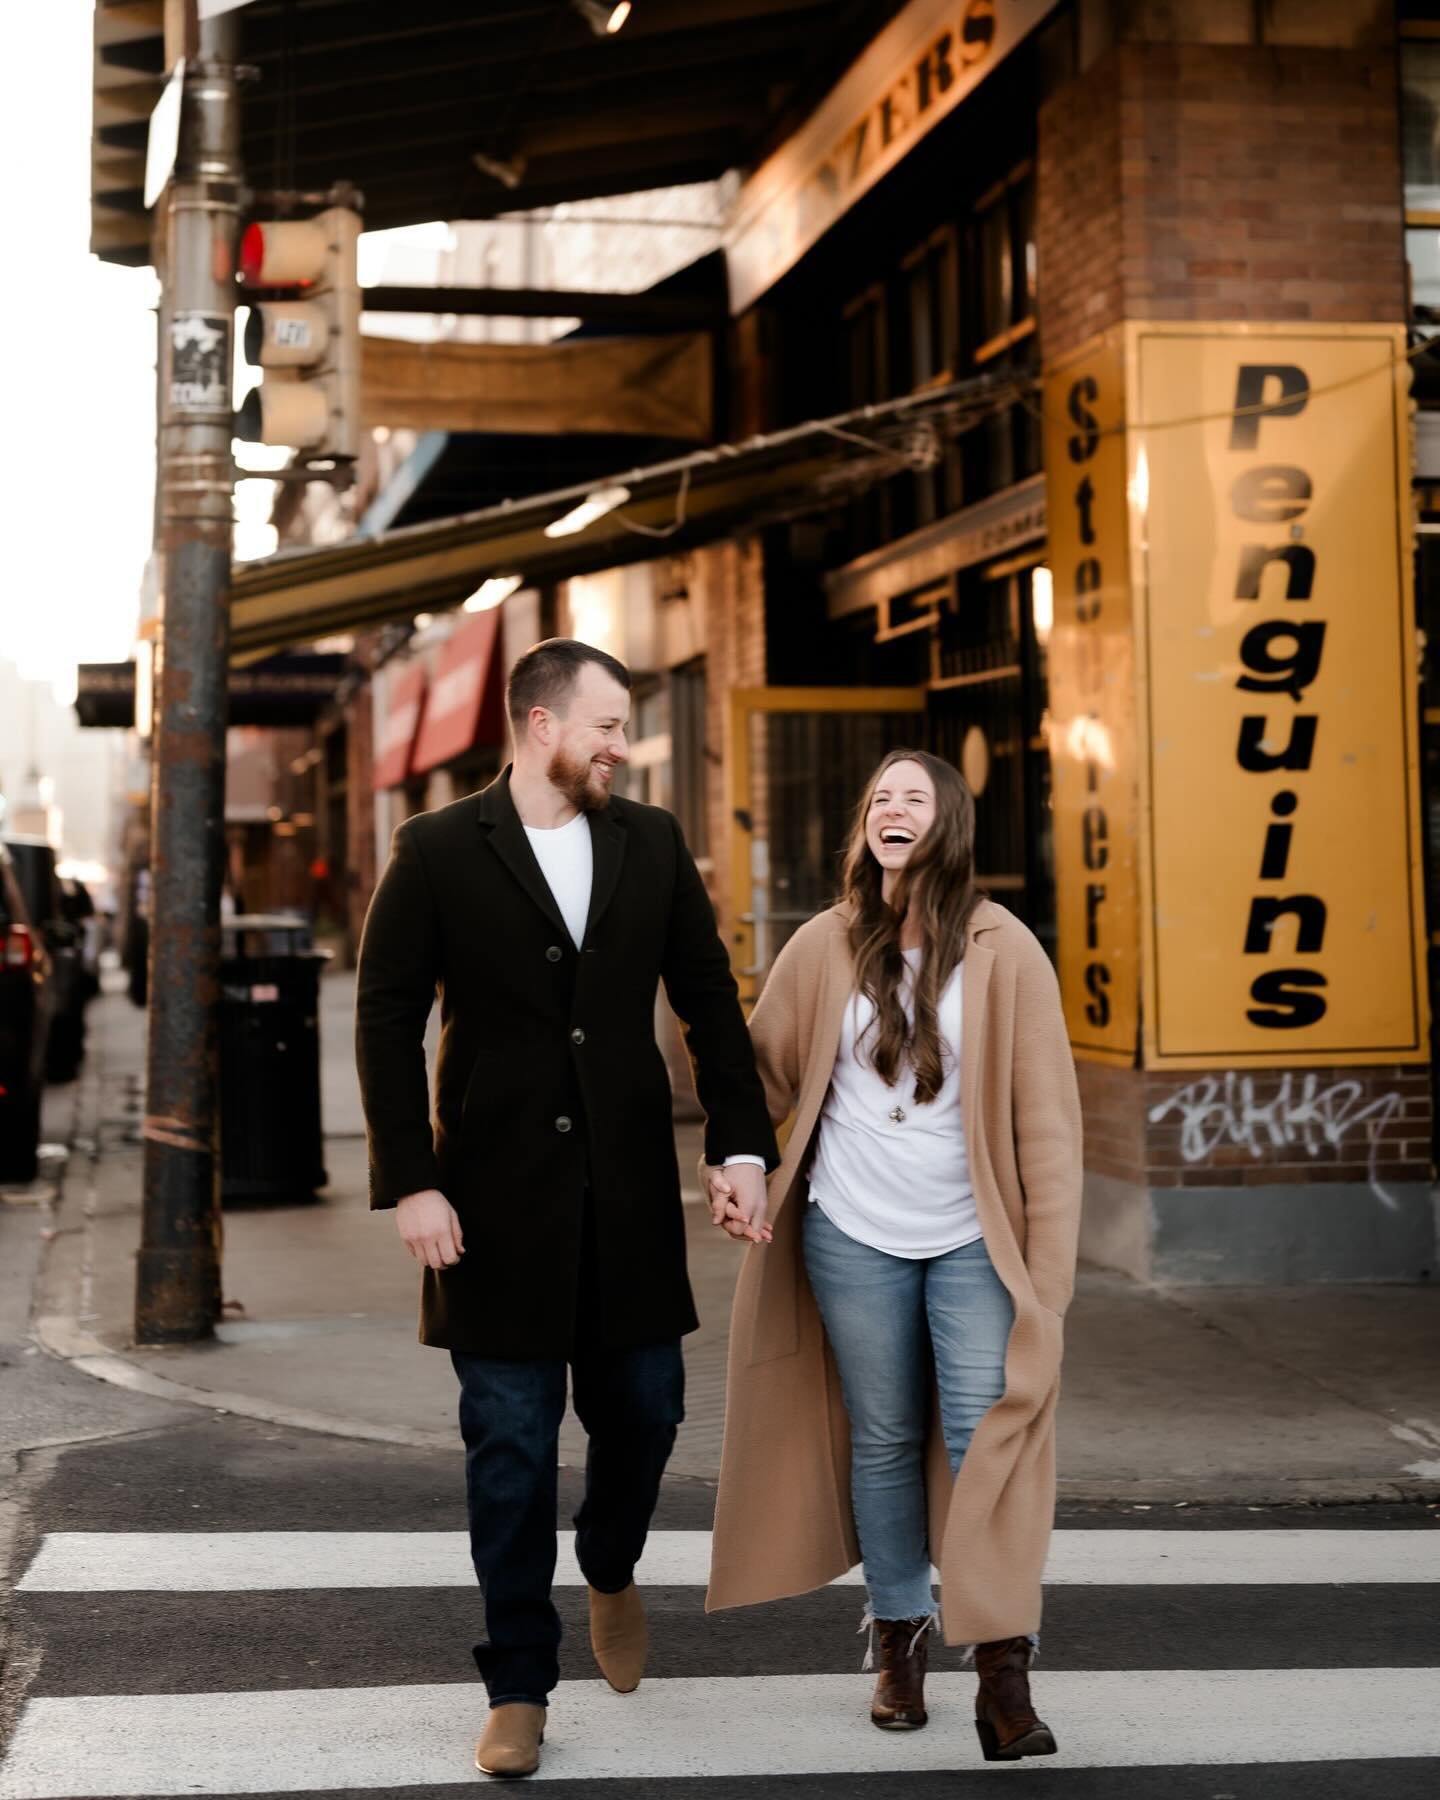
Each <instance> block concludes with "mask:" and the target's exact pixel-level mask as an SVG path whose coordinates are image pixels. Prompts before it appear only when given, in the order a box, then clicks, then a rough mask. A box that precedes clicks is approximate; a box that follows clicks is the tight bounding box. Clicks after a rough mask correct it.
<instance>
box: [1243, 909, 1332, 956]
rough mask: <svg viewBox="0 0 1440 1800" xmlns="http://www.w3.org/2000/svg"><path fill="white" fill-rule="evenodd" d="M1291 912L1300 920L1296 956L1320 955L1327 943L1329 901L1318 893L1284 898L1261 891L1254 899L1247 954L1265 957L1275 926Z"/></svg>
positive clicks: (1247, 934)
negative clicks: (1326, 925) (1327, 906)
mask: <svg viewBox="0 0 1440 1800" xmlns="http://www.w3.org/2000/svg"><path fill="white" fill-rule="evenodd" d="M1287 915H1288V916H1289V917H1291V918H1293V919H1294V920H1295V921H1296V934H1295V952H1296V955H1298V956H1318V955H1319V953H1320V951H1321V950H1322V949H1323V948H1324V945H1325V902H1324V901H1323V900H1322V899H1321V898H1320V896H1319V895H1318V894H1287V895H1286V896H1285V898H1284V899H1280V898H1279V897H1278V896H1273V897H1272V896H1271V895H1269V894H1257V895H1256V896H1255V898H1254V899H1253V900H1252V901H1251V902H1250V923H1249V926H1248V927H1247V928H1246V932H1245V954H1246V955H1247V956H1264V955H1265V954H1266V953H1267V951H1269V950H1270V948H1271V938H1272V936H1273V934H1274V931H1275V927H1276V926H1277V925H1278V924H1279V923H1280V921H1281V919H1283V918H1285V917H1286V916H1287Z"/></svg>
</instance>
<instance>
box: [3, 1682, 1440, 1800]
mask: <svg viewBox="0 0 1440 1800" xmlns="http://www.w3.org/2000/svg"><path fill="white" fill-rule="evenodd" d="M867 1685H868V1684H867V1683H866V1682H864V1681H863V1680H862V1679H861V1678H860V1677H858V1676H856V1675H854V1674H849V1675H805V1676H793V1677H790V1676H761V1677H736V1678H729V1679H726V1678H724V1677H720V1676H711V1677H699V1678H694V1679H686V1680H675V1681H647V1682H646V1683H645V1685H644V1686H643V1687H642V1688H641V1689H640V1690H639V1692H638V1693H636V1694H633V1695H627V1696H624V1697H621V1696H617V1695H615V1694H612V1693H611V1692H610V1691H609V1689H608V1688H607V1687H606V1686H605V1685H604V1683H603V1682H599V1681H578V1682H564V1683H562V1684H561V1686H560V1688H559V1689H558V1690H557V1691H556V1693H555V1696H554V1700H553V1703H552V1707H551V1714H550V1720H551V1723H550V1726H549V1728H548V1730H547V1733H546V1744H545V1756H544V1762H543V1765H542V1768H541V1779H548V1780H552V1781H567V1780H569V1781H581V1780H603V1779H607V1778H609V1779H614V1778H617V1777H618V1778H621V1779H626V1780H630V1781H638V1780H644V1779H655V1778H665V1777H668V1778H671V1779H674V1778H678V1777H684V1776H692V1777H693V1776H714V1775H721V1774H723V1775H725V1776H728V1777H732V1778H733V1777H735V1776H742V1775H765V1776H770V1777H772V1778H773V1777H776V1776H782V1775H801V1774H842V1773H843V1774H862V1773H869V1772H876V1771H884V1770H889V1771H918V1770H924V1769H954V1768H956V1767H957V1765H958V1766H965V1767H968V1766H970V1765H971V1764H972V1763H973V1765H974V1766H975V1767H976V1768H977V1769H983V1768H985V1767H986V1766H987V1765H985V1764H983V1763H982V1762H981V1760H980V1754H979V1747H978V1745H977V1744H976V1742H975V1738H974V1733H973V1730H972V1728H971V1722H970V1718H969V1716H968V1715H969V1710H970V1706H971V1694H972V1690H973V1688H974V1677H973V1675H966V1674H960V1673H953V1674H941V1675H938V1676H935V1677H933V1678H932V1683H931V1687H930V1700H931V1705H932V1707H933V1708H934V1713H933V1718H932V1724H931V1728H930V1730H929V1731H926V1732H917V1733H915V1734H914V1735H913V1736H910V1737H897V1734H894V1733H889V1732H886V1733H880V1732H877V1731H875V1730H874V1729H873V1728H872V1727H871V1725H870V1723H869V1720H868V1718H867V1717H866V1713H865V1706H864V1700H865V1695H866V1691H867ZM1040 1697H1041V1699H1042V1701H1043V1704H1044V1710H1045V1712H1046V1714H1047V1716H1048V1717H1049V1718H1050V1719H1051V1720H1052V1721H1054V1722H1055V1724H1056V1727H1057V1730H1058V1732H1059V1736H1060V1739H1061V1744H1062V1752H1061V1757H1060V1758H1059V1759H1057V1761H1056V1762H1055V1763H1050V1764H1049V1765H1048V1766H1049V1767H1050V1768H1051V1769H1052V1770H1058V1769H1067V1768H1068V1769H1076V1768H1122V1767H1136V1766H1145V1765H1155V1764H1162V1763H1163V1764H1170V1765H1175V1764H1181V1765H1184V1764H1200V1765H1221V1764H1228V1763H1256V1762H1267V1763H1276V1762H1282V1763H1283V1762H1326V1761H1331V1760H1340V1759H1359V1758H1365V1759H1379V1758H1392V1757H1427V1756H1437V1755H1440V1670H1435V1669H1204V1670H1194V1669H1186V1670H1178V1671H1176V1670H1155V1669H1147V1670H1146V1671H1145V1674H1144V1677H1143V1679H1141V1680H1137V1678H1136V1676H1135V1675H1134V1674H1133V1673H1131V1672H1129V1671H1124V1670H1117V1671H1106V1672H1092V1673H1084V1672H1075V1673H1066V1672H1064V1671H1052V1672H1051V1673H1049V1674H1047V1675H1046V1676H1045V1682H1044V1688H1043V1692H1042V1694H1041V1696H1040ZM1157 1719H1160V1720H1163V1721H1164V1728H1163V1730H1157V1729H1156V1720H1157ZM737 1721H739V1722H740V1723H739V1724H738V1725H737ZM480 1723H481V1706H480V1700H479V1691H478V1689H477V1688H476V1687H475V1686H474V1685H473V1684H470V1683H447V1684H445V1685H440V1686H423V1687H422V1686H417V1687H384V1688H304V1689H296V1690H290V1691H286V1692H279V1693H276V1692H261V1693H235V1694H184V1695H179V1694H145V1695H124V1696H120V1697H109V1698H103V1699H95V1698H74V1699H48V1700H32V1701H30V1703H29V1704H28V1705H27V1706H26V1708H25V1710H24V1712H23V1714H22V1715H21V1719H20V1724H19V1727H18V1729H17V1731H16V1733H15V1737H14V1740H13V1742H12V1745H11V1750H10V1755H9V1757H8V1759H7V1761H6V1763H5V1765H4V1767H3V1769H0V1800H59V1797H60V1796H65V1795H76V1794H84V1795H87V1796H99V1795H121V1794H123V1795H133V1794H145V1795H148V1796H161V1795H171V1794H259V1793H267V1792H290V1793H294V1792H299V1791H305V1790H314V1789H321V1788H328V1789H331V1790H335V1789H341V1788H371V1789H373V1788H391V1789H394V1790H403V1789H405V1788H409V1787H421V1786H427V1785H434V1786H439V1785H441V1784H443V1783H449V1782H460V1781H464V1780H467V1779H469V1778H470V1770H471V1758H472V1755H473V1744H474V1738H475V1735H476V1733H477V1731H478V1729H479V1726H480ZM999 1766H1000V1767H1004V1766H1005V1765H999Z"/></svg>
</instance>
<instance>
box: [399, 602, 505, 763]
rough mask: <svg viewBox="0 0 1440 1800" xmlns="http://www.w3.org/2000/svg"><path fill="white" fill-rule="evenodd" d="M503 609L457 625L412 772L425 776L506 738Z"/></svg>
mask: <svg viewBox="0 0 1440 1800" xmlns="http://www.w3.org/2000/svg"><path fill="white" fill-rule="evenodd" d="M499 640H500V609H499V608H498V607H493V608H492V609H491V610H490V611H489V612H483V613H476V614H475V616H474V617H473V618H467V619H466V620H465V621H464V622H463V623H462V624H460V625H457V626H456V628H455V630H454V631H453V632H452V633H451V634H450V636H449V638H448V639H447V640H446V642H445V644H444V646H443V647H442V649H441V651H440V656H439V659H438V661H437V662H436V665H435V674H434V677H433V679H432V680H431V683H430V693H429V695H428V697H427V699H426V703H425V721H424V723H423V724H422V725H421V727H420V733H419V736H418V737H417V738H416V739H415V752H414V755H413V756H412V757H411V759H410V773H411V774H412V775H423V774H424V773H425V772H426V771H427V770H428V769H435V768H438V767H439V766H440V764H441V763H447V762H450V761H451V760H452V759H453V758H454V757H457V756H463V755H464V754H465V752H466V751H467V750H472V749H474V748H475V747H476V746H477V745H479V746H482V747H488V746H490V745H494V744H499V743H502V742H503V741H504V737H505V694H504V671H503V669H502V668H501V659H500V657H499V656H498V655H497V654H496V652H497V649H498V647H499Z"/></svg>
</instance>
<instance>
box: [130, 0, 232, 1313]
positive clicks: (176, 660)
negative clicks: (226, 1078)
mask: <svg viewBox="0 0 1440 1800" xmlns="http://www.w3.org/2000/svg"><path fill="white" fill-rule="evenodd" d="M188 10H189V9H188V8H187V11H188ZM238 29H239V28H238V24H237V18H236V14H235V13H234V12H233V11H231V12H228V13H223V14H221V15H220V16H219V17H217V18H211V19H208V20H203V21H201V22H199V24H198V26H197V25H196V24H195V23H194V21H193V14H192V22H191V27H190V33H189V42H188V44H187V46H186V47H187V48H188V49H189V50H190V51H191V54H190V55H189V56H188V57H187V60H186V67H185V74H184V94H183V100H182V105H181V112H180V143H179V151H178V155H177V158H176V163H175V171H174V176H173V179H172V180H171V183H170V186H169V188H168V189H167V195H166V199H165V201H164V205H165V208H166V216H165V221H164V262H163V275H164V302H163V313H162V316H163V319H164V323H165V330H164V334H163V342H162V346H161V354H162V363H163V366H162V374H161V383H160V405H161V417H160V463H159V469H158V487H159V493H158V501H159V504H158V508H157V511H158V515H159V527H160V546H159V547H160V551H161V559H160V560H161V568H162V571H163V577H162V579H163V590H162V591H163V599H162V608H161V628H160V635H159V640H158V644H157V657H156V669H155V680H156V705H155V720H154V729H153V735H152V739H151V792H150V817H151V826H150V872H151V874H150V879H151V889H150V893H151V900H150V907H151V932H150V978H149V1011H150V1030H149V1040H148V1044H147V1049H146V1079H145V1120H144V1156H145V1161H144V1171H145V1172H144V1204H143V1222H142V1230H141V1242H140V1256H139V1262H138V1265H137V1270H136V1287H135V1336H136V1340H137V1342H139V1343H142V1344H164V1343H176V1342H184V1341H187V1340H191V1339H195V1338H202V1337H208V1336H210V1335H211V1333H212V1332H213V1330H214V1326H215V1321H216V1319H217V1318H218V1316H219V1312H220V1205H219V1178H220V1164H219V1127H218V1119H219V1077H218V1061H219V1058H218V1044H219V1035H218V1026H219V1017H218V1007H219V994H220V886H221V879H222V873H223V868H224V826H225V705H226V674H227V669H228V665H229V656H230V618H229V597H230V553H231V521H232V494H233V486H234V467H233V464H232V461H231V405H232V402H231V364H232V344H233V339H234V318H235V250H236V237H237V227H238V218H239V206H240V119H239V105H238V100H237V95H236V74H235V51H236V47H237V41H238Z"/></svg>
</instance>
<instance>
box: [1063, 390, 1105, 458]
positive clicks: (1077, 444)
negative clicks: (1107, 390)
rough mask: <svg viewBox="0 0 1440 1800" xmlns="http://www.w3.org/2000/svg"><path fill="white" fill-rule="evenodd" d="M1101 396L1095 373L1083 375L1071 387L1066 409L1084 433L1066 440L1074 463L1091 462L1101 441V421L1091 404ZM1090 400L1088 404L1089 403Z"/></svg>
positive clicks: (1067, 448) (1066, 446)
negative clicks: (1092, 410) (1091, 409)
mask: <svg viewBox="0 0 1440 1800" xmlns="http://www.w3.org/2000/svg"><path fill="white" fill-rule="evenodd" d="M1099 398H1100V385H1099V383H1098V382H1097V381H1096V379H1095V377H1094V376H1093V375H1082V376H1081V377H1080V379H1079V380H1078V381H1077V382H1076V383H1075V384H1074V386H1073V387H1072V388H1071V389H1070V393H1069V396H1068V398H1067V399H1066V402H1065V410H1066V412H1067V413H1069V415H1070V417H1071V419H1072V420H1074V422H1075V424H1077V425H1078V426H1079V427H1080V428H1081V431H1082V432H1083V433H1084V435H1083V436H1081V437H1072V438H1068V439H1067V440H1066V444H1065V448H1066V450H1067V451H1068V452H1069V455H1070V460H1071V462H1073V463H1085V462H1089V460H1090V458H1091V457H1092V456H1093V455H1094V454H1095V451H1096V449H1097V448H1098V447H1099V443H1100V421H1099V420H1098V419H1097V418H1096V417H1095V415H1094V413H1092V412H1091V411H1090V406H1091V405H1093V404H1094V402H1095V401H1096V400H1098V399H1099ZM1087 402H1088V404H1087Z"/></svg>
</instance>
